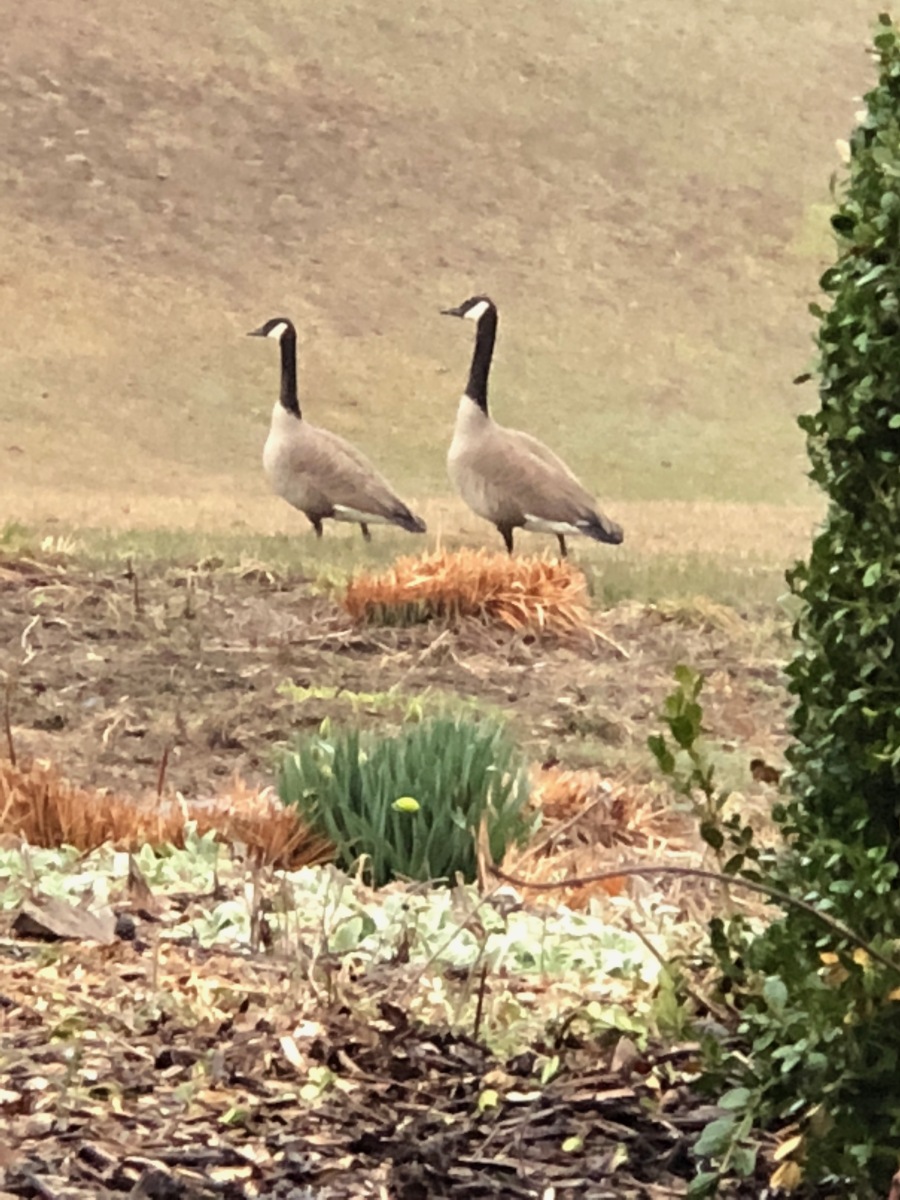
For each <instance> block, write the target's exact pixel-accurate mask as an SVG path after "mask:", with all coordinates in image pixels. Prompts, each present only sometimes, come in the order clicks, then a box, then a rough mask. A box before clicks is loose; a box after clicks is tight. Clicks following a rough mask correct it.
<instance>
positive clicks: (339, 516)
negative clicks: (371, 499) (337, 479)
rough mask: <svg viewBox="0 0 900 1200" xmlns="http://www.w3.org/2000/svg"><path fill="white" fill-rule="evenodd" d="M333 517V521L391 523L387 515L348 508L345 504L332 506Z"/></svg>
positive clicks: (373, 523) (367, 523) (372, 523)
mask: <svg viewBox="0 0 900 1200" xmlns="http://www.w3.org/2000/svg"><path fill="white" fill-rule="evenodd" d="M334 519H335V521H358V522H363V521H364V522H365V523H366V525H390V524H391V522H390V521H389V520H388V518H387V517H382V516H379V515H378V513H367V512H361V511H360V510H359V509H358V508H348V507H347V505H346V504H336V505H335V506H334Z"/></svg>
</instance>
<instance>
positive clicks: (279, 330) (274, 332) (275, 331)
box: [266, 321, 287, 338]
mask: <svg viewBox="0 0 900 1200" xmlns="http://www.w3.org/2000/svg"><path fill="white" fill-rule="evenodd" d="M286 329H287V325H286V324H285V323H284V321H279V322H278V324H277V325H273V326H272V328H271V329H270V330H269V332H268V333H267V334H266V337H270V338H280V337H281V335H282V334H283V333H284V331H285V330H286Z"/></svg>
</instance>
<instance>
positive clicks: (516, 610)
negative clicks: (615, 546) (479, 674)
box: [343, 549, 592, 636]
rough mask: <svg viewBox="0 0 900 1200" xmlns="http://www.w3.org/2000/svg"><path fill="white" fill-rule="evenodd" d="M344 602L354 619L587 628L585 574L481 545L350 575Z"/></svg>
mask: <svg viewBox="0 0 900 1200" xmlns="http://www.w3.org/2000/svg"><path fill="white" fill-rule="evenodd" d="M343 602H344V607H345V608H346V609H347V611H348V612H349V613H350V616H351V617H352V618H353V619H354V620H355V621H361V622H366V623H371V624H378V625H412V624H418V623H419V622H422V621H428V620H438V621H447V622H454V621H458V620H460V619H461V618H474V619H476V620H480V621H484V622H486V623H491V622H495V621H499V622H501V623H502V624H504V625H507V626H509V627H510V628H511V629H516V630H535V631H538V632H548V633H555V634H559V635H564V636H569V635H572V634H586V633H590V632H591V631H592V630H591V613H590V600H589V598H588V593H587V583H586V581H585V578H584V575H582V573H581V572H580V571H579V570H577V569H576V568H575V567H573V566H571V565H570V564H569V563H567V562H554V561H552V560H550V559H545V558H510V557H508V556H507V555H505V554H504V555H501V554H490V553H488V552H487V551H486V550H471V549H463V550H455V551H452V552H451V551H446V550H439V551H437V552H436V553H434V554H429V555H424V556H423V557H421V558H400V559H398V560H397V561H396V563H395V564H394V565H393V566H392V567H391V568H389V569H388V570H387V571H384V572H382V573H380V574H372V573H370V572H363V573H361V574H359V575H356V576H355V577H354V578H353V579H351V581H350V583H349V584H348V586H347V590H346V592H345V594H344V601H343Z"/></svg>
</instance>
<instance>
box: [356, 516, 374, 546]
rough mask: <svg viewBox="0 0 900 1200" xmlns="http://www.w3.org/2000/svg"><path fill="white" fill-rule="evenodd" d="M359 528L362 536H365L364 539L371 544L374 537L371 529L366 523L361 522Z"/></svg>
mask: <svg viewBox="0 0 900 1200" xmlns="http://www.w3.org/2000/svg"><path fill="white" fill-rule="evenodd" d="M359 527H360V529H361V530H362V535H363V538H364V539H365V541H367V542H371V540H372V535H371V533H369V527H368V525H367V524H366V523H365V521H360V523H359Z"/></svg>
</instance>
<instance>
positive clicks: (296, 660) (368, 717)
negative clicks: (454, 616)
mask: <svg viewBox="0 0 900 1200" xmlns="http://www.w3.org/2000/svg"><path fill="white" fill-rule="evenodd" d="M338 599H339V597H338V596H330V595H322V594H318V595H317V594H314V593H313V591H312V590H311V588H310V585H309V584H308V582H306V581H304V580H303V579H302V578H298V577H296V576H289V575H287V576H281V577H279V576H276V575H275V574H273V573H271V572H269V571H267V570H265V569H262V568H248V569H244V570H242V571H234V570H224V569H219V568H217V566H216V565H215V564H214V563H205V564H204V563H201V564H199V565H195V566H186V567H185V566H173V565H171V564H164V563H149V564H137V565H135V566H134V567H131V566H129V565H126V564H122V565H120V566H112V567H107V566H104V567H96V568H93V567H90V566H87V565H82V564H78V563H74V562H72V561H66V560H62V559H59V560H55V561H54V560H53V559H46V560H43V561H33V560H31V559H25V558H21V557H16V556H9V557H7V558H6V559H2V558H0V645H2V646H3V647H5V649H4V650H3V652H2V656H0V670H2V672H3V674H4V675H5V677H6V679H7V681H8V695H9V702H8V703H9V712H10V718H11V724H12V736H13V739H14V744H15V747H16V750H17V751H18V753H19V754H20V755H35V756H38V757H44V758H49V759H51V760H53V761H54V762H55V763H56V764H57V765H58V766H59V767H60V768H61V769H62V770H63V771H64V772H65V773H66V774H67V775H69V776H70V777H71V778H72V779H73V780H75V781H76V782H78V783H79V784H84V785H100V786H108V787H110V788H114V789H117V790H119V791H122V792H125V793H133V794H146V793H147V792H149V791H153V790H155V789H156V787H157V784H158V779H159V771H160V764H161V762H162V759H163V755H164V754H165V753H166V752H168V765H167V776H166V780H165V783H166V788H167V789H168V790H171V789H175V790H177V791H180V792H182V793H183V794H185V795H187V796H191V797H202V796H205V795H210V794H214V793H216V792H217V791H218V790H221V788H222V786H223V782H224V781H226V780H227V779H228V778H229V777H231V776H233V775H234V774H235V773H238V774H240V775H241V776H242V777H243V778H245V779H246V780H248V781H249V782H251V783H267V782H271V781H272V778H273V769H274V765H275V762H276V758H277V752H278V750H279V748H280V747H282V746H283V745H284V744H286V743H290V741H291V740H292V739H293V738H294V737H295V735H297V734H298V733H303V732H304V731H311V730H315V729H316V728H318V726H319V725H320V724H321V722H322V721H323V720H324V719H325V718H326V717H329V718H331V720H332V721H333V722H335V723H342V722H344V723H348V722H351V721H352V722H353V723H355V724H357V725H363V726H367V725H368V726H384V725H391V724H394V725H396V724H398V723H400V722H402V720H403V719H404V717H405V715H406V714H408V713H409V712H410V706H411V705H412V706H415V707H416V709H417V711H419V712H421V711H425V712H427V711H429V709H430V708H431V707H434V708H435V709H437V708H440V707H443V706H447V705H449V706H452V707H454V708H455V709H457V710H458V709H459V708H460V706H463V707H465V706H468V705H471V706H472V707H473V708H474V709H480V710H485V709H487V710H499V711H502V712H503V713H504V714H505V715H506V716H507V717H508V718H509V719H510V721H511V722H512V725H513V728H514V729H515V730H516V732H517V734H518V735H519V737H520V738H521V742H522V745H523V747H524V749H525V751H526V753H527V754H528V756H529V757H530V758H531V759H533V760H534V761H545V760H547V759H554V758H558V759H559V760H560V762H561V763H562V765H563V766H566V767H578V766H594V767H598V768H600V769H601V770H603V771H606V772H607V773H610V774H620V773H622V772H627V773H628V774H630V775H631V776H632V777H633V778H634V779H635V780H636V781H637V782H640V781H646V780H648V779H650V777H651V772H650V756H649V753H648V752H647V751H646V748H645V744H646V737H647V735H648V734H649V733H652V732H655V731H656V730H658V729H659V728H660V722H659V718H658V716H657V714H658V712H659V708H660V704H661V702H662V699H663V698H664V696H665V695H666V694H667V692H668V691H670V690H671V688H672V670H673V668H674V666H675V665H676V664H677V663H679V662H685V663H688V664H689V665H691V666H692V667H694V668H695V669H698V670H701V671H702V672H703V673H704V674H705V676H706V686H705V690H704V693H703V699H704V703H705V707H706V723H707V726H708V728H709V730H710V733H711V734H712V735H713V737H714V738H715V740H716V741H717V742H719V743H720V744H721V746H722V763H721V771H722V772H723V776H724V778H725V779H726V780H727V781H728V782H730V783H733V784H734V785H735V786H737V787H746V788H748V789H752V788H753V786H754V785H753V783H752V781H751V778H750V772H749V761H750V759H751V758H753V757H762V758H765V759H767V760H770V759H774V760H776V761H777V758H778V755H779V752H780V750H781V748H782V747H783V744H784V739H785V733H786V730H785V716H786V696H785V692H784V689H783V686H782V683H781V674H780V672H781V664H782V661H783V659H784V656H785V654H786V653H787V642H786V626H785V624H784V622H782V623H780V624H779V623H777V622H776V621H775V620H773V618H772V617H771V616H770V615H768V614H761V613H757V614H752V613H751V614H740V613H738V612H736V611H735V610H733V609H729V608H725V607H721V606H715V605H711V604H697V605H694V606H691V607H684V606H669V607H666V606H663V605H658V606H647V605H636V604H623V605H620V606H618V607H616V608H613V609H611V610H609V611H607V612H606V613H605V614H603V616H602V618H601V622H600V623H601V628H602V630H603V637H602V638H601V639H600V640H599V641H597V642H596V644H595V645H594V646H593V647H590V646H587V645H574V644H573V645H562V644H560V643H559V642H557V641H553V640H550V639H544V640H541V639H539V638H536V637H534V636H533V635H530V634H526V635H522V634H516V633H512V632H510V631H508V630H506V629H503V628H487V627H485V626H482V625H477V624H468V625H465V626H463V627H460V628H457V629H447V628H440V627H436V626H434V625H425V626H419V627H411V628H406V629H385V628H374V627H354V625H353V624H352V622H351V621H350V619H349V617H348V616H347V615H346V614H345V613H344V612H343V610H342V609H341V607H340V605H339V603H338ZM286 684H288V685H293V687H294V688H295V689H303V690H301V691H299V692H298V691H294V692H293V693H291V691H290V689H286V688H285V686H284V685H286Z"/></svg>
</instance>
